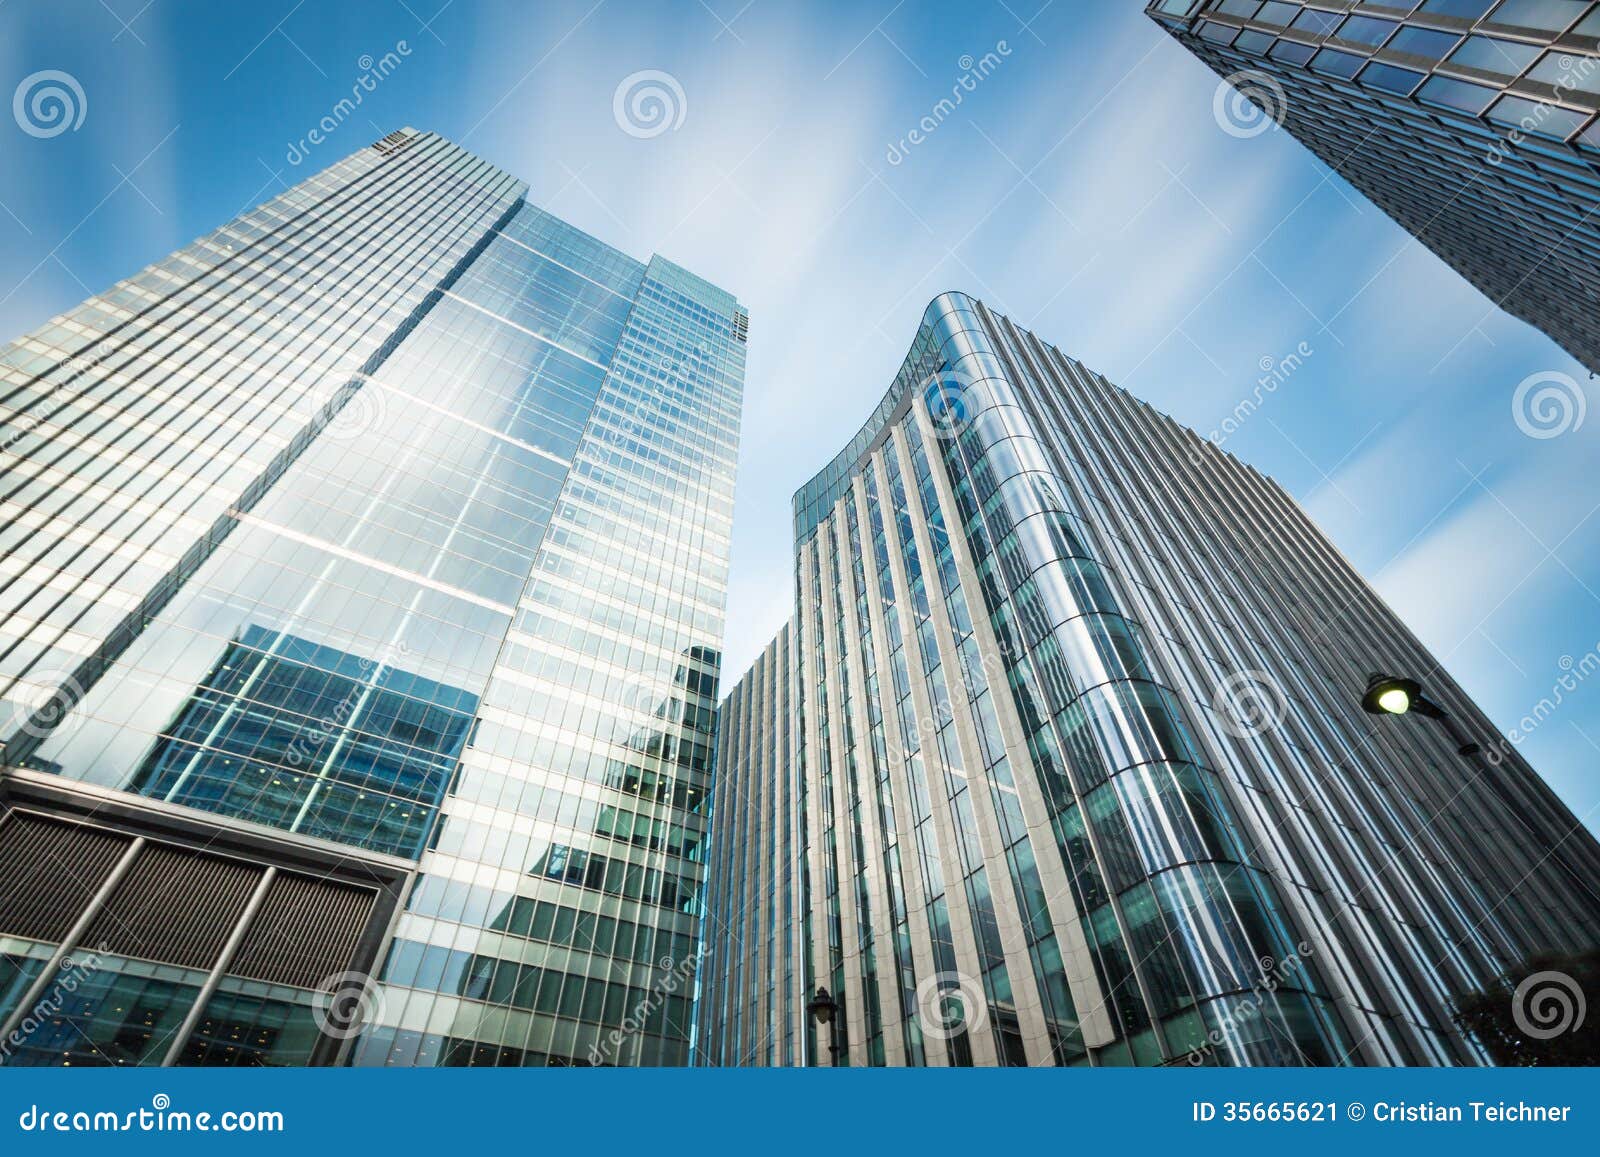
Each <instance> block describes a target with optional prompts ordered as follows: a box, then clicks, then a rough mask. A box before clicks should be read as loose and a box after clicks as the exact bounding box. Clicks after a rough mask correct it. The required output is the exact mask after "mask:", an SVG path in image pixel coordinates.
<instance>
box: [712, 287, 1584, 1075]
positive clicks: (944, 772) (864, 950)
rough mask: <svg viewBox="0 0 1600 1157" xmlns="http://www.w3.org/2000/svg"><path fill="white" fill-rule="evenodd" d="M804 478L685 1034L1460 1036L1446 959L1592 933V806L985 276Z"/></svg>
mask: <svg viewBox="0 0 1600 1157" xmlns="http://www.w3.org/2000/svg"><path fill="white" fill-rule="evenodd" d="M794 508H795V538H796V543H795V547H796V568H795V591H796V606H795V614H794V618H793V620H792V622H791V623H790V625H789V626H788V627H786V628H785V629H784V631H783V632H782V633H780V634H779V636H778V638H777V639H776V640H774V642H773V643H772V645H771V646H770V647H769V648H768V649H767V650H766V652H765V653H764V654H763V656H762V657H761V659H760V660H759V662H758V663H757V664H756V665H755V667H754V668H753V669H752V670H751V671H750V673H749V674H747V675H746V676H744V678H743V679H742V680H740V682H739V683H738V685H737V686H736V687H734V689H733V690H732V692H731V693H730V695H729V696H728V698H727V700H726V701H725V703H724V705H723V710H722V715H723V723H722V729H721V736H720V743H721V747H720V756H719V766H718V775H717V782H716V784H715V786H714V789H713V807H714V813H715V821H714V825H713V826H714V832H715V839H714V841H713V851H712V862H711V886H710V896H709V901H708V907H709V918H710V921H711V926H712V927H714V928H718V929H721V930H723V931H722V934H721V935H719V936H717V937H715V938H712V939H710V940H709V944H710V949H711V957H710V960H709V961H708V964H707V968H706V971H705V973H704V975H703V977H702V979H703V982H704V983H703V989H702V1003H701V1009H700V1031H701V1038H700V1042H699V1047H698V1049H697V1061H698V1062H701V1063H707V1064H721V1065H798V1064H817V1063H827V1061H828V1057H829V1051H828V1050H829V1048H830V1045H834V1044H836V1045H837V1046H838V1048H839V1050H840V1052H839V1057H838V1063H841V1064H849V1065H885V1064H887V1065H1024V1064H1026V1065H1052V1064H1053V1065H1086V1064H1094V1065H1127V1064H1143V1065H1154V1064H1217V1065H1262V1064H1307V1063H1309V1064H1317V1065H1334V1064H1379V1065H1382V1064H1473V1063H1481V1062H1483V1061H1484V1060H1485V1054H1484V1053H1483V1051H1482V1050H1481V1048H1480V1047H1479V1045H1478V1044H1477V1043H1476V1042H1475V1041H1474V1040H1472V1039H1471V1038H1470V1037H1468V1036H1466V1035H1464V1034H1463V1033H1462V1032H1461V1031H1459V1030H1458V1029H1457V1028H1456V1026H1455V1024H1454V1022H1453V1020H1452V1003H1451V1002H1452V998H1453V997H1454V996H1456V995H1458V994H1462V993H1466V992H1470V991H1472V990H1475V989H1478V988H1481V987H1482V986H1484V985H1487V984H1489V983H1492V982H1493V981H1495V980H1496V979H1497V978H1499V977H1501V976H1503V975H1506V974H1508V973H1511V972H1514V971H1515V970H1516V969H1517V968H1518V966H1519V965H1520V964H1522V963H1523V962H1524V961H1525V960H1527V959H1528V958H1529V957H1531V956H1534V955H1535V954H1538V953H1541V952H1554V953H1562V952H1576V951H1579V950H1583V949H1589V948H1593V947H1594V946H1595V945H1596V944H1600V845H1597V843H1596V842H1595V840H1594V838H1593V836H1592V835H1591V834H1590V833H1589V832H1588V831H1587V829H1585V828H1584V827H1583V826H1582V824H1581V823H1580V822H1579V821H1578V820H1576V819H1575V818H1574V817H1573V815H1572V814H1571V812H1570V811H1569V810H1568V809H1567V808H1566V807H1565V806H1564V805H1563V804H1562V803H1561V802H1560V800H1559V799H1558V798H1557V797H1556V796H1555V795H1554V793H1552V792H1551V791H1550V790H1549V788H1548V787H1547V786H1546V785H1545V784H1544V783H1543V781H1542V780H1540V778H1539V777H1538V776H1537V775H1536V774H1535V773H1534V772H1533V771H1532V769H1531V768H1529V767H1528V765H1527V764H1526V763H1525V762H1524V761H1523V760H1522V758H1521V757H1520V756H1519V755H1518V754H1517V752H1516V750H1515V748H1514V746H1512V745H1510V744H1509V743H1506V742H1505V741H1503V740H1500V741H1498V742H1491V741H1492V740H1494V739H1495V738H1496V737H1495V733H1494V731H1493V730H1492V726H1491V724H1490V723H1489V721H1488V719H1487V718H1485V717H1484V715H1483V714H1482V713H1481V712H1480V711H1478V710H1477V709H1476V707H1475V706H1474V705H1473V704H1472V702H1471V701H1470V700H1468V699H1467V698H1466V696H1465V695H1463V694H1462V692H1461V690H1460V689H1459V688H1458V687H1457V686H1456V685H1455V684H1454V683H1453V682H1452V681H1451V680H1450V678H1449V676H1448V675H1447V674H1446V673H1445V672H1444V671H1442V670H1441V669H1440V667H1439V664H1438V663H1437V661H1436V660H1435V659H1434V658H1433V657H1432V656H1430V655H1429V654H1428V652H1427V651H1426V649H1425V648H1424V647H1423V646H1422V645H1421V644H1420V643H1419V642H1418V641H1417V639H1416V638H1415V637H1414V636H1413V635H1412V634H1411V633H1410V632H1409V631H1408V630H1407V629H1406V627H1405V626H1404V624H1403V623H1401V622H1400V621H1399V620H1398V619H1397V618H1396V617H1395V616H1394V614H1393V613H1392V612H1391V611H1390V610H1389V609H1388V608H1387V607H1386V606H1385V605H1384V604H1383V602H1382V601H1381V600H1380V599H1379V598H1378V597H1377V596H1376V595H1375V594H1374V593H1373V591H1372V590H1371V588H1369V587H1368V586H1367V585H1366V584H1365V583H1364V582H1363V581H1362V579H1361V578H1360V576H1359V575H1358V574H1356V573H1355V571H1354V570H1353V569H1352V568H1351V567H1350V565H1349V564H1348V563H1347V562H1345V561H1344V559H1343V558H1342V557H1341V556H1340V555H1339V554H1338V552H1337V551H1336V550H1335V549H1334V548H1333V547H1332V546H1331V545H1330V544H1329V543H1328V541H1327V540H1326V539H1325V538H1324V537H1323V536H1322V535H1321V534H1320V533H1319V532H1318V530H1317V528H1316V527H1315V526H1314V525H1312V523H1311V522H1310V521H1309V520H1308V519H1307V517H1306V515H1305V514H1304V513H1303V512H1302V511H1301V509H1300V508H1299V507H1298V506H1297V505H1296V504H1295V502H1294V501H1293V500H1292V499H1291V498H1290V497H1289V496H1288V495H1287V494H1286V493H1285V492H1284V491H1283V490H1282V489H1281V488H1279V487H1278V486H1277V485H1276V484H1275V483H1273V482H1272V480H1271V479H1269V478H1266V477H1264V476H1262V475H1260V474H1258V473H1257V472H1255V471H1254V470H1251V469H1250V468H1248V467H1246V466H1244V465H1243V464H1241V463H1240V462H1238V461H1237V460H1236V459H1234V458H1233V457H1232V456H1231V455H1228V454H1226V453H1224V452H1223V451H1221V450H1220V449H1219V448H1217V447H1216V446H1214V445H1213V444H1212V443H1210V442H1208V441H1206V440H1204V439H1202V438H1200V437H1199V436H1198V435H1196V434H1194V433H1193V432H1191V431H1189V430H1187V429H1185V428H1183V427H1182V426H1180V425H1178V424H1177V423H1176V422H1174V421H1173V420H1172V419H1170V418H1168V417H1166V416H1164V415H1162V414H1159V413H1157V412H1156V411H1155V410H1153V409H1151V408H1150V407H1149V406H1147V405H1145V404H1143V403H1141V402H1139V401H1138V400H1136V399H1135V398H1133V397H1131V396H1130V395H1128V394H1127V393H1125V392H1123V391H1122V390H1119V389H1118V388H1116V387H1115V386H1113V385H1111V384H1110V383H1109V382H1107V381H1106V380H1105V379H1104V378H1102V377H1100V376H1099V375H1097V374H1095V373H1093V372H1091V371H1090V370H1088V369H1086V368H1085V367H1084V366H1082V365H1081V364H1079V363H1078V362H1076V361H1074V360H1072V359H1071V358H1069V357H1067V356H1066V355H1064V354H1063V353H1061V352H1060V351H1059V350H1057V349H1055V348H1053V347H1051V346H1049V345H1047V344H1046V343H1044V342H1043V341H1041V340H1040V339H1038V338H1037V337H1035V336H1034V335H1032V334H1030V333H1028V332H1026V331H1024V330H1022V329H1019V328H1018V327H1016V326H1015V325H1013V324H1012V323H1011V322H1010V321H1008V320H1007V319H1006V318H1005V317H1003V316H1000V315H998V314H996V313H994V312H992V311H991V310H989V309H988V308H986V307H985V306H984V305H983V304H982V303H981V302H978V301H975V300H973V299H972V298H969V297H967V296H965V295H963V294H960V293H950V294H945V295H942V296H940V297H938V298H936V299H935V300H934V301H933V303H932V304H931V305H930V306H929V308H928V310H927V312H926V314H925V315H924V317H923V320H922V323H921V326H920V327H919V330H918V332H917V334H916V337H915V341H914V343H913V345H912V347H911V350H910V353H909V354H908V355H907V358H906V360H905V363H904V365H903V367H902V369H901V371H900V373H899V375H898V376H897V378H896V379H895V381H894V383H893V384H892V386H891V387H890V389H889V390H888V392H887V393H886V395H885V396H884V398H883V401H882V403H881V404H880V405H879V406H878V408H877V409H876V411H875V412H874V414H873V416H872V417H871V418H870V419H869V420H868V422H867V423H866V425H865V426H864V427H863V428H862V429H861V431H860V433H859V434H858V435H857V436H856V437H855V438H854V439H853V440H852V441H851V443H850V444H849V446H847V447H846V448H845V449H844V451H842V452H841V454H840V455H839V456H838V457H837V458H836V459H835V460H834V461H833V463H831V464H830V465H829V466H828V467H827V468H826V469H824V470H823V471H822V472H821V473H820V474H818V475H817V476H816V477H815V478H814V479H813V480H812V481H811V482H809V483H807V484H806V485H805V486H804V487H802V488H801V490H800V491H799V492H798V494H797V495H796V496H795V502H794ZM1374 671H1386V672H1399V673H1405V674H1411V675H1415V676H1417V677H1419V678H1422V679H1424V680H1425V681H1426V684H1427V686H1428V688H1429V689H1430V690H1429V695H1430V697H1431V698H1433V699H1436V700H1438V701H1439V702H1440V703H1441V704H1442V705H1443V706H1444V707H1445V708H1446V709H1447V710H1448V711H1449V712H1450V713H1451V714H1452V715H1453V716H1454V717H1455V718H1456V719H1457V720H1458V721H1459V722H1460V724H1461V725H1462V726H1464V727H1465V728H1466V729H1467V730H1468V731H1469V732H1472V733H1473V734H1474V735H1475V736H1476V737H1477V738H1478V739H1479V741H1480V742H1481V743H1482V745H1483V746H1484V748H1485V749H1486V751H1487V753H1488V754H1487V755H1482V754H1480V756H1479V757H1477V758H1475V759H1473V758H1466V757H1464V756H1462V755H1461V754H1459V753H1458V751H1457V746H1458V745H1457V743H1456V741H1454V740H1453V739H1451V737H1450V735H1449V734H1448V733H1447V732H1446V731H1445V730H1444V729H1443V728H1440V727H1438V726H1435V725H1432V724H1430V723H1429V722H1428V721H1427V720H1424V719H1419V718H1415V717H1408V718H1393V717H1384V718H1374V717H1372V716H1370V715H1367V714H1365V713H1364V711H1363V710H1362V706H1361V700H1362V693H1363V690H1364V689H1365V687H1366V684H1367V680H1368V676H1369V673H1371V672H1374ZM819 988H823V989H826V990H827V992H828V995H829V996H830V997H831V998H832V1001H833V1003H834V1004H835V1006H836V1008H835V1010H834V1012H833V1014H832V1020H831V1024H832V1025H833V1026H835V1027H833V1028H832V1029H831V1030H823V1029H820V1028H819V1027H818V1024H817V1022H816V1020H815V1019H814V1018H813V1017H812V1016H811V1015H808V1009H807V1005H808V1002H809V1001H810V1000H811V999H812V994H814V993H816V992H817V990H818V989H819ZM835 1034H836V1035H835Z"/></svg>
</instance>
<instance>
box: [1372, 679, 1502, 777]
mask: <svg viewBox="0 0 1600 1157" xmlns="http://www.w3.org/2000/svg"><path fill="white" fill-rule="evenodd" d="M1361 707H1362V710H1364V711H1366V712H1367V714H1369V715H1406V714H1409V713H1410V712H1412V711H1415V712H1416V713H1417V714H1418V715H1421V716H1423V717H1424V718H1427V719H1433V720H1437V721H1438V723H1439V724H1440V725H1441V726H1442V727H1443V728H1444V729H1445V731H1447V732H1448V733H1449V735H1450V740H1451V742H1453V743H1454V744H1455V745H1456V754H1458V755H1465V756H1468V757H1471V756H1475V755H1480V754H1482V752H1483V748H1481V747H1479V746H1478V745H1477V744H1476V743H1474V742H1472V740H1471V739H1469V738H1468V737H1467V736H1466V735H1465V734H1464V733H1463V732H1462V730H1461V729H1460V728H1459V727H1458V726H1456V722H1455V720H1454V719H1452V718H1451V717H1450V715H1449V713H1448V712H1447V711H1445V709H1444V708H1443V707H1440V706H1439V705H1438V704H1437V703H1435V702H1434V701H1433V700H1431V699H1429V698H1428V697H1427V696H1425V695H1424V694H1423V693H1422V684H1420V683H1418V682H1417V681H1416V680H1415V679H1406V678H1404V677H1402V676H1399V675H1380V674H1373V675H1370V676H1368V678H1367V689H1366V691H1365V692H1364V693H1363V694H1362V696H1361Z"/></svg>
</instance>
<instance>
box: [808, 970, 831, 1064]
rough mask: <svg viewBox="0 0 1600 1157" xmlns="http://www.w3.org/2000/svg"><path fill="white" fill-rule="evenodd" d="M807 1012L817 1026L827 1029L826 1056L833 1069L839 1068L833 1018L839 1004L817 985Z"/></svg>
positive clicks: (824, 989)
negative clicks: (823, 1026) (830, 1060)
mask: <svg viewBox="0 0 1600 1157" xmlns="http://www.w3.org/2000/svg"><path fill="white" fill-rule="evenodd" d="M806 1011H807V1012H809V1013H810V1014H811V1015H812V1017H813V1018H814V1019H815V1020H816V1022H817V1023H818V1024H821V1025H826V1026H827V1028H828V1055H829V1056H830V1057H831V1058H832V1061H833V1067H834V1068H838V1067H839V1029H838V1026H837V1025H836V1024H835V1021H834V1017H835V1016H837V1015H838V1012H839V1002H838V1001H836V1000H834V999H833V995H832V994H831V993H830V992H829V991H828V990H827V989H826V988H825V987H823V986H822V985H820V984H819V985H817V994H816V995H815V996H813V997H812V998H811V1000H810V1002H809V1003H808V1004H807V1005H806Z"/></svg>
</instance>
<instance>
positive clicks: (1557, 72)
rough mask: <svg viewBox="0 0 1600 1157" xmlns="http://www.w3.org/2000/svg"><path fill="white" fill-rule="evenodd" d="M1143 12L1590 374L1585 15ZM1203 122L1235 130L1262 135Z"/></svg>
mask: <svg viewBox="0 0 1600 1157" xmlns="http://www.w3.org/2000/svg"><path fill="white" fill-rule="evenodd" d="M1147 11H1148V12H1149V14H1150V16H1151V17H1152V18H1154V19H1155V20H1156V21H1158V22H1159V23H1160V24H1161V25H1162V26H1163V27H1164V28H1166V29H1167V31H1168V32H1170V33H1171V34H1172V35H1173V36H1174V37H1175V38H1176V39H1177V40H1178V41H1179V43H1181V44H1182V45H1183V46H1184V47H1185V48H1187V49H1189V51H1191V52H1193V53H1194V54H1195V55H1196V56H1198V57H1199V58H1200V59H1201V60H1203V61H1204V62H1205V63H1206V64H1207V65H1209V66H1210V67H1211V68H1212V70H1213V71H1215V72H1216V73H1217V74H1218V75H1220V76H1222V77H1224V78H1227V79H1228V80H1229V81H1231V82H1232V83H1233V84H1234V86H1235V87H1236V88H1237V89H1238V90H1239V92H1240V93H1241V94H1243V93H1248V94H1250V95H1251V96H1252V98H1253V99H1254V100H1255V102H1256V103H1257V104H1258V105H1259V106H1260V107H1261V108H1262V110H1263V111H1264V112H1265V114H1267V115H1270V116H1272V117H1273V118H1274V119H1278V120H1280V121H1281V123H1282V125H1283V127H1284V128H1286V129H1287V130H1288V131H1289V132H1291V133H1293V134H1294V136H1295V138H1296V139H1298V140H1299V141H1300V142H1301V143H1302V144H1304V145H1305V146H1306V147H1307V148H1309V149H1310V150H1311V151H1312V152H1314V153H1315V154H1316V155H1317V156H1318V157H1319V158H1320V159H1321V160H1322V161H1323V162H1324V163H1325V164H1327V165H1328V166H1329V167H1330V168H1331V169H1333V170H1334V171H1335V172H1337V173H1338V174H1339V175H1340V176H1342V177H1344V178H1345V179H1346V180H1347V181H1349V182H1350V183H1351V184H1352V185H1354V186H1355V187H1356V188H1357V189H1359V190H1360V191H1361V192H1363V193H1365V194H1366V195H1367V196H1368V197H1370V198H1371V199H1372V200H1373V201H1375V202H1376V203H1377V204H1378V205H1379V206H1380V207H1381V208H1382V209H1383V210H1384V211H1385V212H1386V213H1388V214H1389V216H1391V217H1393V218H1394V219H1395V220H1396V221H1397V222H1399V223H1400V225H1402V226H1403V227H1404V228H1405V229H1407V230H1408V231H1410V232H1411V233H1412V234H1414V235H1415V236H1416V238H1417V239H1418V240H1419V241H1421V242H1422V243H1423V244H1424V245H1426V246H1427V247H1428V248H1429V249H1431V250H1433V252H1435V253H1436V254H1438V255H1439V256H1440V257H1441V258H1443V259H1444V260H1445V261H1446V262H1448V263H1449V264H1450V265H1451V266H1452V267H1454V268H1455V269H1456V270H1457V271H1458V272H1460V273H1461V274H1462V276H1464V277H1466V278H1467V279H1468V280H1469V281H1471V282H1472V284H1473V285H1475V286H1477V287H1478V289H1480V290H1482V291H1483V293H1484V294H1485V295H1486V296H1487V297H1488V298H1489V299H1490V300H1491V301H1493V302H1494V303H1495V304H1497V305H1499V306H1501V307H1502V308H1504V309H1505V310H1506V311H1508V312H1509V313H1511V314H1513V315H1514V316H1516V317H1519V318H1521V319H1522V320H1523V321H1526V322H1528V323H1529V324H1530V325H1533V326H1536V327H1537V328H1539V329H1541V330H1543V331H1544V332H1545V333H1547V334H1548V335H1549V336H1550V337H1552V338H1553V339H1555V341H1556V342H1558V343H1559V344H1560V345H1561V346H1562V347H1563V348H1564V349H1565V350H1566V351H1567V352H1568V353H1570V354H1571V355H1572V356H1573V357H1574V358H1576V359H1577V360H1578V361H1580V362H1582V363H1583V364H1584V365H1585V366H1587V367H1588V369H1589V370H1590V372H1591V373H1600V214H1597V210H1600V119H1597V117H1596V115H1595V114H1596V113H1597V111H1600V3H1593V2H1591V0H1420V2H1419V0H1403V2H1400V3H1391V4H1360V5H1358V4H1354V3H1347V2H1339V0H1310V2H1309V3H1303V4H1302V3H1290V2H1286V0H1267V2H1265V3H1263V2H1261V0H1153V2H1152V3H1150V4H1149V6H1148V8H1147ZM1216 108H1217V110H1218V115H1219V117H1221V118H1223V119H1224V120H1226V121H1228V123H1230V124H1233V125H1235V126H1237V128H1238V130H1240V131H1245V132H1254V131H1257V130H1258V129H1259V128H1264V127H1265V123H1264V122H1263V121H1259V120H1257V121H1255V122H1254V124H1246V123H1245V122H1244V118H1242V117H1240V116H1239V115H1238V113H1237V110H1235V111H1233V112H1230V111H1228V109H1227V106H1226V104H1225V103H1224V102H1223V101H1221V100H1220V99H1219V101H1218V103H1217V105H1216Z"/></svg>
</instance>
